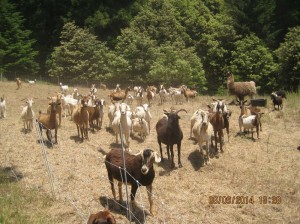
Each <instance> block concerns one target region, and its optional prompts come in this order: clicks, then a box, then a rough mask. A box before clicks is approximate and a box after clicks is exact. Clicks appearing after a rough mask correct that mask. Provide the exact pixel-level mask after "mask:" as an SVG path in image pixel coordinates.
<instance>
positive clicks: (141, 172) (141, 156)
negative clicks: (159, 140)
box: [105, 148, 160, 214]
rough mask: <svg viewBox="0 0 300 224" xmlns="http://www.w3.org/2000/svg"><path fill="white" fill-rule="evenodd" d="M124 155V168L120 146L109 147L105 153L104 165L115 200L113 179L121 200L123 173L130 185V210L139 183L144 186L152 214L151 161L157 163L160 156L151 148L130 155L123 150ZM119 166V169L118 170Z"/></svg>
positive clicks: (152, 171)
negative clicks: (109, 149)
mask: <svg viewBox="0 0 300 224" xmlns="http://www.w3.org/2000/svg"><path fill="white" fill-rule="evenodd" d="M124 155H125V166H126V167H125V168H126V173H125V170H124V164H123V159H122V158H123V157H122V156H123V152H122V149H120V148H115V149H111V151H110V152H109V153H108V154H107V155H106V158H105V166H106V169H107V173H108V179H109V181H110V184H111V191H112V194H113V196H114V199H115V200H116V191H115V188H114V182H113V180H114V179H116V180H118V187H119V197H120V201H123V197H122V182H124V181H125V175H126V178H127V183H128V184H130V185H131V194H130V199H131V201H130V208H131V211H132V209H133V205H134V202H135V201H134V199H135V194H136V191H137V189H138V187H139V186H140V185H142V186H146V187H147V191H148V199H149V202H150V213H151V214H153V210H152V206H153V200H152V183H153V180H154V177H155V172H154V168H153V163H154V162H156V163H159V162H160V157H159V156H158V154H157V153H156V152H154V151H153V150H152V149H144V150H142V151H141V152H140V153H138V154H136V155H132V154H130V153H128V152H124ZM120 168H121V170H120Z"/></svg>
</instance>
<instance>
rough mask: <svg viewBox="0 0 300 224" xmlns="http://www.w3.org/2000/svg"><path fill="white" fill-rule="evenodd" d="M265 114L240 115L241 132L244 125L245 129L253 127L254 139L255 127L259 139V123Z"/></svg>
mask: <svg viewBox="0 0 300 224" xmlns="http://www.w3.org/2000/svg"><path fill="white" fill-rule="evenodd" d="M263 114H264V113H258V114H256V115H249V116H246V115H242V116H240V117H239V127H240V133H241V132H242V127H244V129H251V132H252V139H254V138H253V128H256V134H257V139H259V125H260V123H261V121H260V119H261V116H262V115H263Z"/></svg>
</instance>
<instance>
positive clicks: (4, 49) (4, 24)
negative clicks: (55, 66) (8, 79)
mask: <svg viewBox="0 0 300 224" xmlns="http://www.w3.org/2000/svg"><path fill="white" fill-rule="evenodd" d="M23 23H24V19H23V17H22V16H21V15H20V13H19V12H17V11H16V9H15V6H14V5H13V4H11V3H9V2H8V1H7V0H3V1H1V2H0V72H3V73H8V74H10V73H14V74H24V73H25V74H27V75H28V74H31V73H36V72H37V71H38V68H39V67H38V64H37V63H36V61H35V57H36V55H37V54H38V52H37V51H34V50H33V44H34V43H35V40H33V39H31V38H30V35H31V31H29V30H26V29H25V28H24V26H23Z"/></svg>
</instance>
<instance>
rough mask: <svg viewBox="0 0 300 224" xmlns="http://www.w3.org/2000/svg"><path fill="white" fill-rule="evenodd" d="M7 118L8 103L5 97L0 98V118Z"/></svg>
mask: <svg viewBox="0 0 300 224" xmlns="http://www.w3.org/2000/svg"><path fill="white" fill-rule="evenodd" d="M5 117H6V101H5V97H4V95H3V96H2V97H1V98H0V118H5Z"/></svg>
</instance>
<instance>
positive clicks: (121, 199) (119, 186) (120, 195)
mask: <svg viewBox="0 0 300 224" xmlns="http://www.w3.org/2000/svg"><path fill="white" fill-rule="evenodd" d="M118 188H119V200H120V201H123V195H122V182H121V181H119V182H118Z"/></svg>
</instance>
